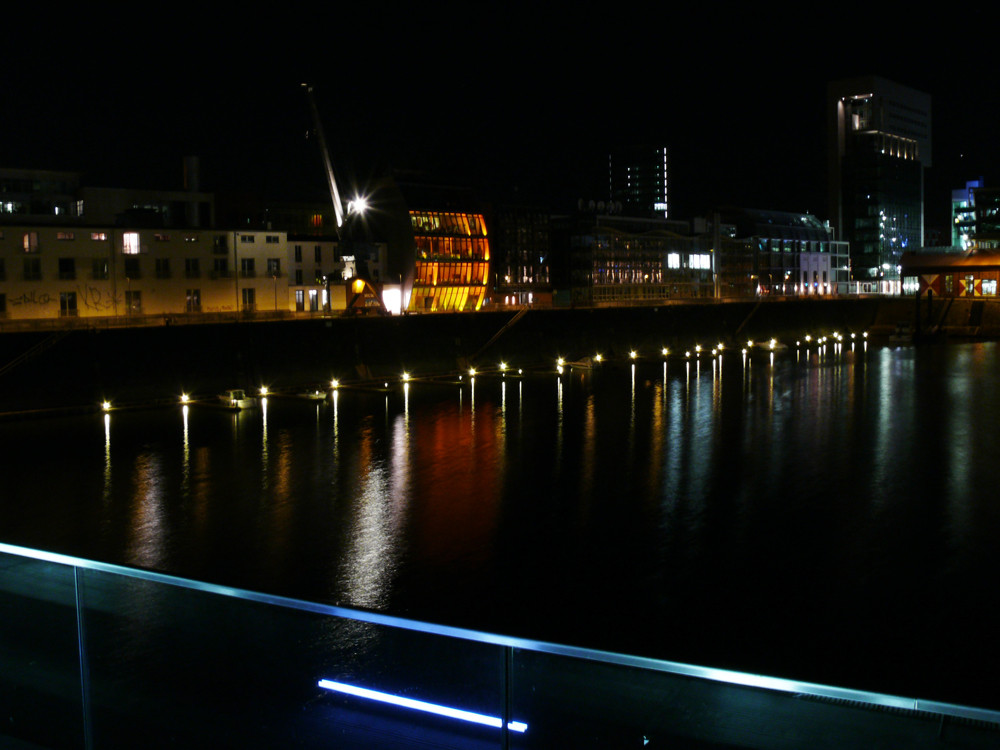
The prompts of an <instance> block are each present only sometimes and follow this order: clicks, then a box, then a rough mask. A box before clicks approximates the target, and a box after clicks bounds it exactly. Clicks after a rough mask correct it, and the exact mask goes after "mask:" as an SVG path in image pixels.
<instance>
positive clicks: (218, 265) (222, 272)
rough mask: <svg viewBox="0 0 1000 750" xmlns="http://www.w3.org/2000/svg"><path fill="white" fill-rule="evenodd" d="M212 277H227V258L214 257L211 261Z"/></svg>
mask: <svg viewBox="0 0 1000 750" xmlns="http://www.w3.org/2000/svg"><path fill="white" fill-rule="evenodd" d="M212 278H215V279H228V278H229V259H228V258H216V259H215V260H214V261H212Z"/></svg>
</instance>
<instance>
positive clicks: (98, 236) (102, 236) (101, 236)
mask: <svg viewBox="0 0 1000 750" xmlns="http://www.w3.org/2000/svg"><path fill="white" fill-rule="evenodd" d="M90 239H92V240H96V241H99V242H104V241H105V240H107V239H108V235H107V234H106V233H105V232H91V233H90Z"/></svg>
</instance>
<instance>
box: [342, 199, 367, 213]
mask: <svg viewBox="0 0 1000 750" xmlns="http://www.w3.org/2000/svg"><path fill="white" fill-rule="evenodd" d="M367 210H368V199H367V198H365V197H364V196H363V195H356V196H354V200H352V201H348V202H347V213H348V214H363V213H364V212H365V211H367Z"/></svg>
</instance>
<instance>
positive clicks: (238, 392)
mask: <svg viewBox="0 0 1000 750" xmlns="http://www.w3.org/2000/svg"><path fill="white" fill-rule="evenodd" d="M219 400H220V401H221V402H222V403H223V404H225V405H226V406H228V407H230V408H232V409H247V408H249V407H251V406H253V405H254V404H255V403H256V402H257V400H256V399H255V398H253V397H252V396H247V394H246V391H244V390H243V389H242V388H230V389H229V390H228V391H225V392H223V393H220V394H219Z"/></svg>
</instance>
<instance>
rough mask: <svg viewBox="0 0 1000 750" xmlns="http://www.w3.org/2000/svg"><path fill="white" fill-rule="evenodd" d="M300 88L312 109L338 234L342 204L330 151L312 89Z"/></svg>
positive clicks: (341, 217) (341, 221)
mask: <svg viewBox="0 0 1000 750" xmlns="http://www.w3.org/2000/svg"><path fill="white" fill-rule="evenodd" d="M302 88H304V89H305V90H306V96H307V97H308V99H309V107H310V109H312V116H313V123H314V124H315V126H316V136H317V137H318V138H319V149H320V151H321V152H322V154H323V166H324V167H325V168H326V181H327V182H328V183H329V185H330V199H331V200H332V201H333V214H334V217H335V218H336V219H337V233H338V235H339V234H340V227H342V226H344V204H343V203H342V202H341V200H340V191H339V190H338V189H337V179H336V178H335V177H334V176H333V165H332V164H331V163H330V152H329V151H328V150H327V148H326V138H325V137H324V136H323V125H322V123H321V122H320V120H319V110H318V109H317V108H316V99H315V97H314V96H313V89H312V86H310V85H309V84H308V83H303V84H302Z"/></svg>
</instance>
